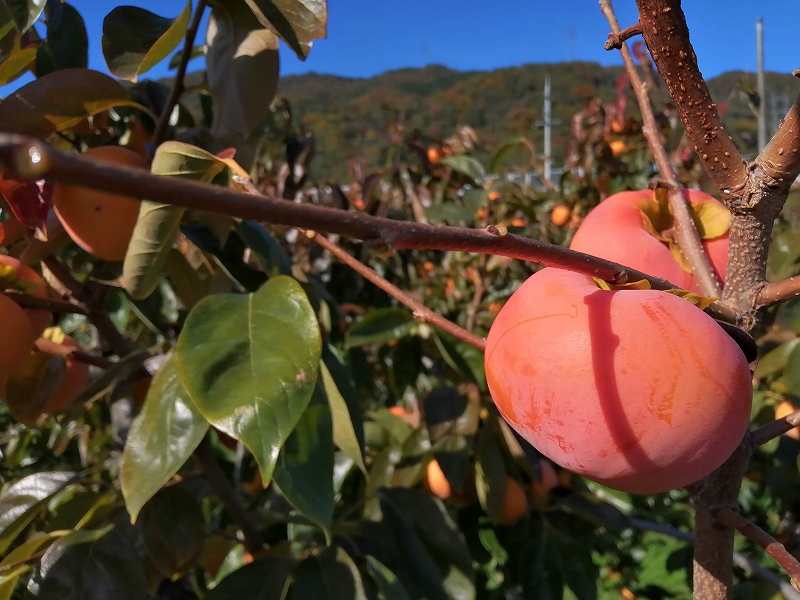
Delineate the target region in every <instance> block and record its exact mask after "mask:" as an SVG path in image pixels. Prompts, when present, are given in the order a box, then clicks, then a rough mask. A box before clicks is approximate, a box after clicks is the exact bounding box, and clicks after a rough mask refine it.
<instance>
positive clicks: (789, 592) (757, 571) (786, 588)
mask: <svg viewBox="0 0 800 600" xmlns="http://www.w3.org/2000/svg"><path fill="white" fill-rule="evenodd" d="M628 522H629V523H630V524H631V526H632V527H634V528H635V529H641V530H643V531H654V532H655V533H661V534H663V535H668V536H670V537H673V538H675V539H678V540H682V541H684V542H694V536H693V535H692V534H691V533H687V532H685V531H681V530H680V529H675V528H674V527H670V526H668V525H662V524H660V523H653V522H652V521H645V520H643V519H628ZM733 562H735V563H736V564H737V565H738V566H739V567H741V568H742V569H745V570H747V571H750V572H752V573H753V574H754V575H755V576H756V577H759V578H760V579H763V580H764V581H766V582H768V583H770V584H772V585H773V586H775V587H776V588H778V589H779V590H780V592H781V593H782V594H783V595H784V596H786V598H787V599H788V600H800V592H798V591H797V590H796V589H794V588H793V587H792V586H791V584H789V583H787V582H786V581H784V580H783V579H781V578H780V577H778V576H777V575H776V574H775V573H773V572H772V571H770V570H769V569H765V568H764V567H762V566H761V565H759V564H758V563H757V562H756V561H754V560H753V559H751V558H748V557H747V556H745V555H744V554H740V553H739V552H734V553H733Z"/></svg>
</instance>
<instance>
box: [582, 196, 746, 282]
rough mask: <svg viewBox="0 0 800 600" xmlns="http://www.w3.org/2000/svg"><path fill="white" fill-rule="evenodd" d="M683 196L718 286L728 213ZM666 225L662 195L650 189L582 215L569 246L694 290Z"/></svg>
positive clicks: (704, 198)
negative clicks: (717, 280)
mask: <svg viewBox="0 0 800 600" xmlns="http://www.w3.org/2000/svg"><path fill="white" fill-rule="evenodd" d="M684 195H685V197H686V198H687V199H688V200H689V202H690V208H691V210H692V213H693V215H694V220H695V224H696V225H698V232H699V233H700V237H701V239H702V242H703V247H704V248H705V250H706V253H707V254H708V257H709V260H710V262H711V266H712V268H713V269H714V273H715V274H716V276H717V278H718V279H719V280H720V282H723V283H724V281H725V275H726V273H727V266H728V229H729V227H730V213H729V212H728V210H727V209H726V208H725V207H724V206H723V205H722V204H720V203H719V202H717V201H716V200H715V199H714V198H712V197H711V196H709V195H708V194H705V193H703V192H700V191H697V190H684ZM672 227H673V218H672V215H671V213H670V211H669V205H668V202H667V200H666V196H661V195H658V196H656V194H655V193H654V192H653V191H652V190H640V191H629V192H620V193H618V194H613V195H611V196H609V197H608V198H606V199H605V200H603V201H602V202H601V203H600V204H599V205H597V206H596V207H595V208H594V209H592V210H591V211H590V212H589V214H588V215H586V218H585V219H584V220H583V222H582V223H581V225H580V227H578V230H577V231H576V232H575V237H573V238H572V243H570V246H569V247H570V248H571V249H572V250H577V251H579V252H585V253H586V254H591V255H593V256H597V257H599V258H604V259H606V260H611V261H614V262H617V263H619V264H621V265H625V266H626V267H631V268H633V269H637V270H639V271H642V272H643V273H647V274H648V275H655V276H656V277H662V278H664V279H666V280H668V281H670V282H672V283H673V284H675V285H676V286H678V287H679V288H681V289H685V290H691V291H693V292H699V289H698V287H697V282H696V281H695V280H694V277H693V276H692V272H691V269H690V268H689V265H688V263H687V262H686V260H685V258H684V257H683V255H682V254H681V253H680V250H678V248H677V245H676V244H675V243H674V241H672V232H671V230H672Z"/></svg>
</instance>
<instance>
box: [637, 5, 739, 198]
mask: <svg viewBox="0 0 800 600" xmlns="http://www.w3.org/2000/svg"><path fill="white" fill-rule="evenodd" d="M636 4H637V6H638V7H639V23H640V24H641V26H642V36H643V37H644V40H645V43H646V44H647V48H648V50H650V55H651V56H652V57H653V62H655V64H656V67H657V68H658V72H659V73H661V76H662V77H663V78H664V82H665V83H666V84H667V89H668V90H669V95H670V96H671V97H672V99H673V101H674V102H675V106H676V107H677V108H678V111H679V113H680V115H681V120H682V121H683V123H684V125H686V132H687V134H688V135H689V137H690V138H691V140H692V142H693V143H694V149H695V151H696V152H697V154H698V156H699V157H700V159H701V160H702V161H703V165H704V166H705V168H706V171H708V174H709V176H710V177H711V180H712V181H713V182H714V184H715V185H716V186H717V187H718V188H719V189H720V190H727V191H728V193H727V194H725V193H724V192H723V199H724V200H726V201H727V200H728V199H730V198H731V197H732V196H731V194H734V193H735V192H737V191H740V190H742V189H743V188H744V187H745V185H746V184H747V179H748V176H747V165H746V164H745V161H744V158H743V157H742V155H741V154H740V153H739V150H737V148H736V146H735V144H734V143H733V140H732V139H731V138H730V136H729V135H728V134H727V132H726V131H725V129H724V128H723V126H722V119H721V118H720V116H719V113H718V112H717V108H716V106H715V105H714V103H713V101H712V99H711V92H709V90H708V86H707V85H706V82H705V80H704V79H703V76H702V75H701V74H700V69H699V67H698V65H697V56H696V55H695V53H694V48H692V44H691V42H690V41H689V28H688V27H687V25H686V17H685V16H684V14H683V10H682V9H681V2H680V0H636Z"/></svg>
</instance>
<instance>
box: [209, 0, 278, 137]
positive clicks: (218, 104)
mask: <svg viewBox="0 0 800 600" xmlns="http://www.w3.org/2000/svg"><path fill="white" fill-rule="evenodd" d="M206 48H207V50H206V76H207V79H208V87H209V89H210V90H211V97H212V98H213V100H214V118H213V126H212V131H213V133H214V134H215V135H218V136H220V137H224V136H227V135H232V134H239V135H242V136H248V135H250V133H251V132H252V131H253V129H255V127H256V126H257V125H258V124H259V123H260V122H261V120H262V119H263V118H264V117H265V116H266V115H267V112H268V111H269V105H270V102H272V99H273V98H274V97H275V92H276V91H277V89H278V72H279V65H280V59H279V56H278V38H277V37H276V36H275V34H274V33H273V32H272V31H270V30H269V29H266V28H265V27H264V26H263V25H261V24H260V23H259V22H258V20H257V19H256V17H255V15H254V14H253V12H252V11H251V10H250V8H248V6H247V5H246V4H245V3H244V2H238V1H236V2H231V1H230V0H228V1H226V2H224V3H222V2H215V3H214V4H213V5H212V10H211V17H210V19H209V23H208V31H207V33H206Z"/></svg>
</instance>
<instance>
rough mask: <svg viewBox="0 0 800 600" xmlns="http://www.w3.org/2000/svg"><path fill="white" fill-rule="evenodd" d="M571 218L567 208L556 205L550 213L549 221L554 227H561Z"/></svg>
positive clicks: (570, 212)
mask: <svg viewBox="0 0 800 600" xmlns="http://www.w3.org/2000/svg"><path fill="white" fill-rule="evenodd" d="M571 216H572V211H571V210H570V209H569V207H568V206H564V205H563V204H558V205H556V206H554V207H553V210H552V211H551V212H550V221H551V222H552V223H553V225H555V226H556V227H563V226H564V225H566V224H567V223H569V218H570V217H571Z"/></svg>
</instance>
